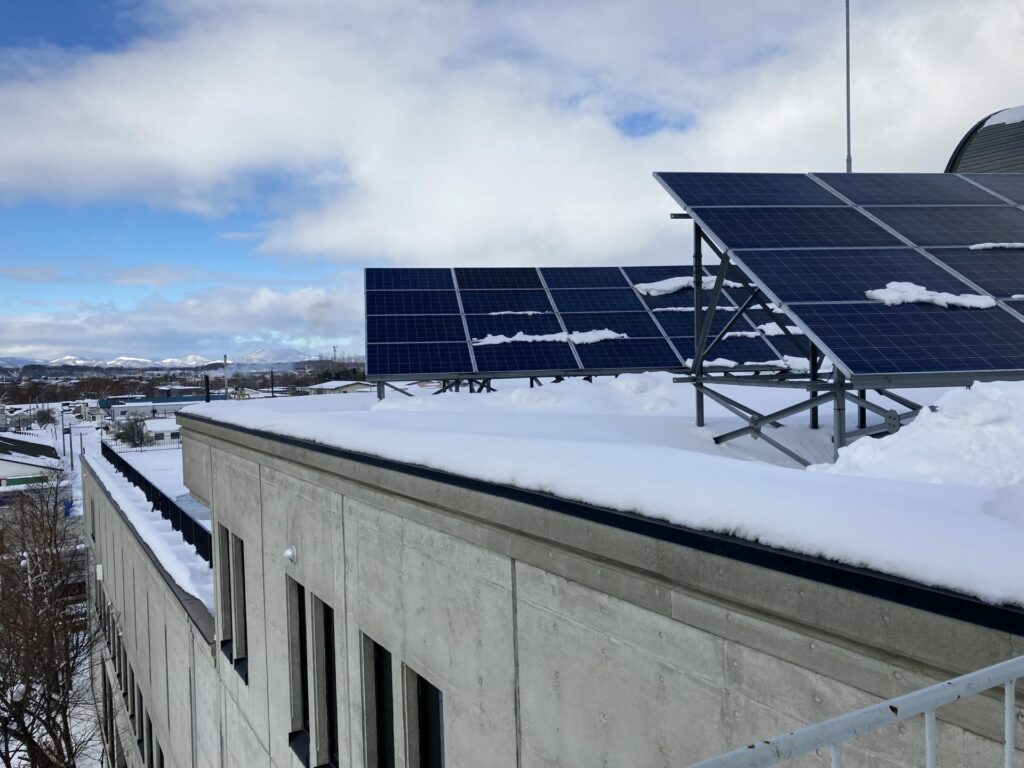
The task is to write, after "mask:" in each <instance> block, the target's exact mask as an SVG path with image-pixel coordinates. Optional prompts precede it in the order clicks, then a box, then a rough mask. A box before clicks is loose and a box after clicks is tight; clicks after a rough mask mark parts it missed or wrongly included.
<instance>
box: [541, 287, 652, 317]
mask: <svg viewBox="0 0 1024 768" xmlns="http://www.w3.org/2000/svg"><path fill="white" fill-rule="evenodd" d="M551 298H552V299H554V301H555V306H556V307H558V311H559V312H641V311H643V309H644V305H643V304H641V303H640V299H638V298H637V296H636V293H634V292H633V289H632V288H600V289H597V290H592V291H584V290H555V291H551Z"/></svg>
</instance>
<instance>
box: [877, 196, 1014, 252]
mask: <svg viewBox="0 0 1024 768" xmlns="http://www.w3.org/2000/svg"><path fill="white" fill-rule="evenodd" d="M867 210H868V211H870V212H871V213H872V214H874V215H875V216H877V217H878V218H879V219H881V220H882V221H884V222H885V223H886V224H888V225H889V226H890V227H892V228H893V229H895V230H896V231H897V232H899V233H900V234H901V235H903V236H904V237H905V238H907V239H908V240H910V242H912V243H914V244H915V245H921V246H942V245H973V244H975V243H987V242H998V243H1006V242H1015V243H1020V242H1024V211H1022V210H1020V209H1019V208H1013V207H1010V206H1008V205H1002V206H992V207H988V206H985V207H949V206H945V207H936V208H925V207H920V208H914V207H911V208H868V209H867Z"/></svg>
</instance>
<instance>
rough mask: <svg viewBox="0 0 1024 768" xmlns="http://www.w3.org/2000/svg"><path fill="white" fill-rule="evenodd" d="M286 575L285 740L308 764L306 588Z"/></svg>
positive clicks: (304, 763)
mask: <svg viewBox="0 0 1024 768" xmlns="http://www.w3.org/2000/svg"><path fill="white" fill-rule="evenodd" d="M286 578H287V599H288V668H289V682H290V692H289V693H290V698H291V716H292V717H291V731H290V732H289V734H288V743H289V744H290V745H291V748H292V750H293V751H294V752H295V754H296V755H298V756H299V759H300V760H302V763H303V765H309V677H308V669H309V665H308V664H309V662H308V652H307V650H306V590H305V588H304V587H303V586H302V585H301V584H299V583H298V582H297V581H295V580H294V579H292V578H290V577H286Z"/></svg>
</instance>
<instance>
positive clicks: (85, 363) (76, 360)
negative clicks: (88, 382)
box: [47, 355, 104, 368]
mask: <svg viewBox="0 0 1024 768" xmlns="http://www.w3.org/2000/svg"><path fill="white" fill-rule="evenodd" d="M47 365H52V366H54V367H56V366H61V365H69V366H74V367H75V368H82V367H89V368H99V367H101V366H103V365H104V361H102V360H90V359H89V358H86V357H78V356H77V355H64V357H58V358H57V359H56V360H51V361H50V362H48V363H47Z"/></svg>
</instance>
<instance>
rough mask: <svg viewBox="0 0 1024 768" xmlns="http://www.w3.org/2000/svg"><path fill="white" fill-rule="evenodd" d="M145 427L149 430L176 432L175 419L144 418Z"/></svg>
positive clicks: (176, 424) (176, 423)
mask: <svg viewBox="0 0 1024 768" xmlns="http://www.w3.org/2000/svg"><path fill="white" fill-rule="evenodd" d="M146 429H148V430H149V431H150V432H177V431H178V422H177V420H176V419H146Z"/></svg>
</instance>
